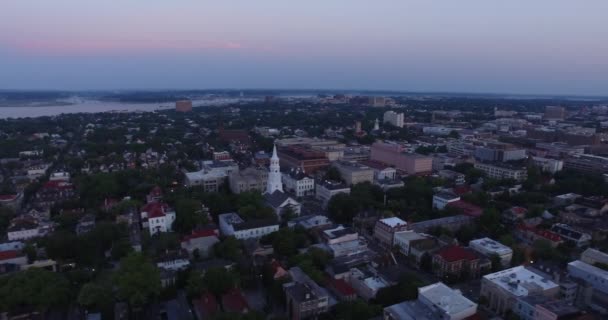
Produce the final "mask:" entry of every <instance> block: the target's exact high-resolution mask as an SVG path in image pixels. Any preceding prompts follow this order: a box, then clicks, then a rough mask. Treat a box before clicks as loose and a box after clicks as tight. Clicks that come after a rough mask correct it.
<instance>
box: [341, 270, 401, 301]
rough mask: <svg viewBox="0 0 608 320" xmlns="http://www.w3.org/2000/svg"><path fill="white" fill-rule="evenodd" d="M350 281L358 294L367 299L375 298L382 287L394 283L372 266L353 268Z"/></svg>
mask: <svg viewBox="0 0 608 320" xmlns="http://www.w3.org/2000/svg"><path fill="white" fill-rule="evenodd" d="M348 283H349V284H350V285H351V286H352V287H353V289H355V291H356V292H357V295H359V296H360V297H361V298H363V299H364V300H366V301H368V300H370V299H373V298H375V297H376V294H378V291H379V290H380V289H382V288H386V287H389V286H391V285H392V283H391V282H389V281H388V280H386V279H385V278H384V277H382V276H381V275H380V274H378V272H377V271H376V270H374V269H372V268H369V269H366V268H352V269H351V270H350V275H349V277H348Z"/></svg>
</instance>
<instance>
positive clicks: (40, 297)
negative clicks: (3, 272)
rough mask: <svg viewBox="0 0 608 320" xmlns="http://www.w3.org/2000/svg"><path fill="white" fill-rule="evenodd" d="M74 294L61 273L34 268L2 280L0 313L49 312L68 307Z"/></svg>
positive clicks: (0, 281) (0, 279)
mask: <svg viewBox="0 0 608 320" xmlns="http://www.w3.org/2000/svg"><path fill="white" fill-rule="evenodd" d="M70 292H71V291H70V284H69V282H68V281H67V280H66V279H65V277H64V276H62V275H61V274H59V273H55V272H51V271H47V270H45V269H40V268H31V269H28V270H26V271H22V272H17V273H15V274H14V275H11V276H9V277H3V278H0V310H3V311H17V310H19V309H20V310H23V308H33V309H36V310H38V311H46V309H47V308H49V307H63V306H67V305H68V303H69V301H70Z"/></svg>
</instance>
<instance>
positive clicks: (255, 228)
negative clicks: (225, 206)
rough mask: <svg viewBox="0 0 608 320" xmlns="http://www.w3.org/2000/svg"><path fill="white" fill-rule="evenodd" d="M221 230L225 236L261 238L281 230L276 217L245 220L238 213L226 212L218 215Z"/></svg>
mask: <svg viewBox="0 0 608 320" xmlns="http://www.w3.org/2000/svg"><path fill="white" fill-rule="evenodd" d="M218 220H219V222H220V231H221V233H222V235H224V236H234V237H235V238H237V239H251V238H260V237H262V236H265V235H267V234H270V233H273V232H275V231H278V230H279V224H278V222H277V221H276V220H275V219H251V220H248V221H245V220H243V219H242V218H241V217H240V216H239V215H238V214H236V213H224V214H220V215H219V216H218Z"/></svg>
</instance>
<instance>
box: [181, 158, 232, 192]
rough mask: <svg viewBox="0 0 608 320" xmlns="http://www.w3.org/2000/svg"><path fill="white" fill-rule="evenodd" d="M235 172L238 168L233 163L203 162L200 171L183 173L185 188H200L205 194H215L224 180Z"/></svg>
mask: <svg viewBox="0 0 608 320" xmlns="http://www.w3.org/2000/svg"><path fill="white" fill-rule="evenodd" d="M237 171H239V166H238V165H237V164H236V162H234V161H212V160H208V161H203V162H202V169H201V170H199V171H195V172H186V173H185V176H186V179H185V183H186V186H187V187H194V186H202V187H203V189H204V190H205V191H206V192H217V191H218V190H219V187H220V186H221V185H222V184H224V182H225V181H226V178H227V177H228V176H229V175H230V174H231V173H233V172H237Z"/></svg>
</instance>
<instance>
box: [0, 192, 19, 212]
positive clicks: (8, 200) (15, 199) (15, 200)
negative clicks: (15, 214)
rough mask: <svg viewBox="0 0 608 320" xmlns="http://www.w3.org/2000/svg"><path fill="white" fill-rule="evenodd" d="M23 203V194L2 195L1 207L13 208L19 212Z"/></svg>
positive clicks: (0, 197)
mask: <svg viewBox="0 0 608 320" xmlns="http://www.w3.org/2000/svg"><path fill="white" fill-rule="evenodd" d="M22 201H23V193H16V194H0V207H6V208H11V209H13V210H15V211H16V210H18V209H19V208H20V207H21V202H22Z"/></svg>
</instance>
